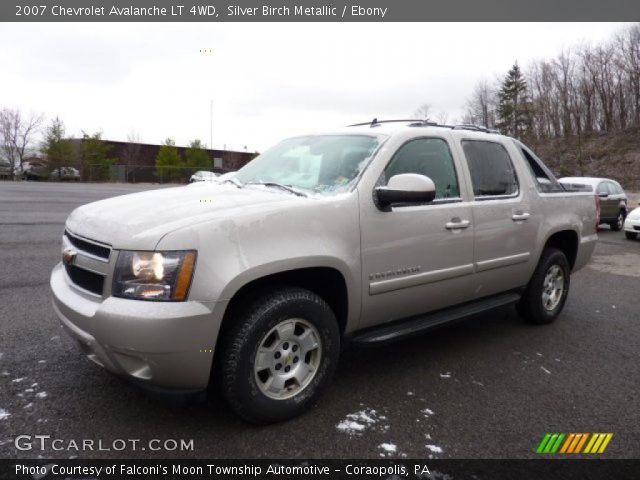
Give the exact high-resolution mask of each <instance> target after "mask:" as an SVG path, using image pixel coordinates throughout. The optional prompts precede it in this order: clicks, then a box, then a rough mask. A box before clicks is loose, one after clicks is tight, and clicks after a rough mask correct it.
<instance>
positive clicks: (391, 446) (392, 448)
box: [378, 443, 398, 453]
mask: <svg viewBox="0 0 640 480" xmlns="http://www.w3.org/2000/svg"><path fill="white" fill-rule="evenodd" d="M378 448H381V449H382V450H384V451H385V452H388V453H395V452H397V451H398V447H397V446H396V445H394V444H393V443H381V444H380V445H378Z"/></svg>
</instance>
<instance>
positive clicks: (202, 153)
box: [185, 139, 211, 171]
mask: <svg viewBox="0 0 640 480" xmlns="http://www.w3.org/2000/svg"><path fill="white" fill-rule="evenodd" d="M185 163H186V166H187V167H189V168H192V169H193V170H194V171H195V170H211V159H210V158H209V155H208V154H207V151H206V150H205V149H204V146H203V145H202V142H201V141H200V140H197V139H196V140H193V141H192V142H191V143H190V144H189V148H188V149H187V153H186V154H185Z"/></svg>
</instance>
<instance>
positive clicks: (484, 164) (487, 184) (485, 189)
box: [462, 140, 518, 197]
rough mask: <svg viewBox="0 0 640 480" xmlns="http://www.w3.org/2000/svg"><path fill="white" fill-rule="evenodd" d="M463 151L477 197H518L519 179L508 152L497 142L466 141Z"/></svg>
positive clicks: (463, 143)
mask: <svg viewBox="0 0 640 480" xmlns="http://www.w3.org/2000/svg"><path fill="white" fill-rule="evenodd" d="M462 149H463V150H464V154H465V157H467V164H468V165H469V171H470V172H471V181H472V183H473V193H474V195H475V196H476V197H495V196H504V195H516V194H517V193H518V178H517V176H516V172H515V169H514V168H513V163H512V162H511V158H510V157H509V154H508V153H507V150H506V149H505V148H504V147H503V146H502V145H500V144H499V143H495V142H486V141H482V140H464V141H463V142H462Z"/></svg>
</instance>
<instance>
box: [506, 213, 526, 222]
mask: <svg viewBox="0 0 640 480" xmlns="http://www.w3.org/2000/svg"><path fill="white" fill-rule="evenodd" d="M530 216H531V215H530V214H529V213H527V212H516V213H514V214H513V215H511V220H513V221H514V222H524V221H526V220H529V217H530Z"/></svg>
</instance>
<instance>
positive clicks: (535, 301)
mask: <svg viewBox="0 0 640 480" xmlns="http://www.w3.org/2000/svg"><path fill="white" fill-rule="evenodd" d="M556 274H557V275H559V276H560V277H561V282H562V287H561V291H558V288H559V283H558V282H559V278H560V277H557V276H556ZM570 274H571V268H570V266H569V261H568V260H567V257H566V255H565V254H564V253H563V252H562V251H560V250H558V249H557V248H546V249H545V250H544V251H543V252H542V256H541V257H540V261H539V262H538V266H537V267H536V270H535V272H534V273H533V276H532V277H531V280H530V281H529V284H528V285H527V288H526V289H525V292H524V294H523V295H522V298H521V299H520V301H519V302H518V304H517V309H518V313H520V315H521V316H522V317H524V319H525V320H527V321H528V322H530V323H534V324H547V323H551V322H553V321H554V320H555V319H556V318H557V317H558V315H560V312H562V309H563V308H564V304H565V302H566V300H567V295H568V293H569V286H570V283H571V276H570ZM550 278H555V280H554V282H555V283H553V284H548V283H547V282H549V280H550ZM550 291H553V292H554V294H552V295H549V293H550ZM543 295H544V296H543Z"/></svg>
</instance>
